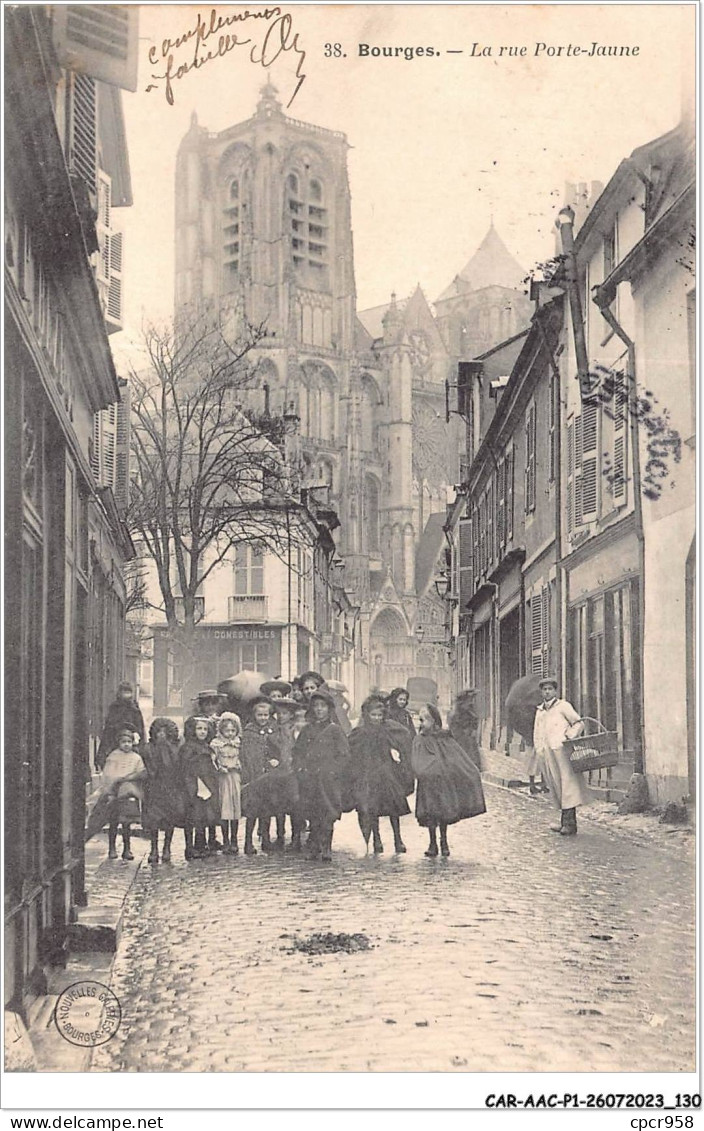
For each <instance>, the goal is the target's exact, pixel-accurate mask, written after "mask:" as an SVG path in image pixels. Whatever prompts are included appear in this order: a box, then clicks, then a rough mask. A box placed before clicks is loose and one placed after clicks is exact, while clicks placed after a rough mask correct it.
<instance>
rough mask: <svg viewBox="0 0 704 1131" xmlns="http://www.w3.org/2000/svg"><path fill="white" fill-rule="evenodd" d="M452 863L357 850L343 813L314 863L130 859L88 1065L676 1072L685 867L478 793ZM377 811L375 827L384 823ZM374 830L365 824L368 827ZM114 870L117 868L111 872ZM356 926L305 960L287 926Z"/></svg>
mask: <svg viewBox="0 0 704 1131" xmlns="http://www.w3.org/2000/svg"><path fill="white" fill-rule="evenodd" d="M487 805H488V807H489V812H488V813H487V815H486V816H485V817H482V818H478V819H476V820H473V821H465V822H463V823H462V824H461V825H459V826H455V827H454V828H453V829H451V830H450V846H451V849H452V856H451V858H450V859H449V860H442V859H438V860H428V859H426V858H425V857H424V856H423V850H424V849H425V847H426V840H425V833H424V831H423V830H421V829H419V828H418V826H417V825H416V823H415V819H414V818H413V817H407V818H405V820H404V822H403V834H404V839H405V841H406V844H407V846H408V854H407V855H406V856H400V857H396V856H394V855H393V854H392V852H391V851H390V847H391V843H392V842H391V837H390V831H389V834H388V835H386V836H385V837H384V839H385V844H386V849H387V850H386V853H385V854H384V855H383V856H381V857H377V858H375V857H373V856H371V855H369V856H365V855H364V845H363V842H362V840H361V836H360V833H359V830H358V828H357V823H356V817H355V815H354V814H350V815H347V816H345V817H344V818H343V821H342V822H341V824H339V825H338V826H337V828H336V833H335V842H334V849H335V854H334V860H333V863H332V864H329V865H325V864H322V863H320V862H309V861H308V860H306V859H305V857H300V856H296V855H289V854H286V855H285V856H284V857H281V856H269V857H267V856H263V855H258V856H257V857H255V858H251V859H248V858H245V857H243V856H239V857H237V858H232V857H221V856H219V857H217V858H216V859H212V860H205V861H197V862H192V863H190V864H186V863H185V862H184V861H183V860H182V856H181V846H182V839H181V836H180V834H179V833H178V832H177V834H176V838H175V847H176V848H177V851H175V853H174V860H175V863H173V864H171V865H166V866H164V865H161V864H160V865H159V866H158V867H156V868H155V867H150V866H149V865H147V864H144V865H143V866H142V868H141V870H140V872H139V874H138V877H137V880H136V883H135V885H134V887H133V889H132V892H131V895H130V897H129V907H128V910H127V915H126V925H125V930H124V933H123V937H122V941H121V945H120V948H119V951H118V953H117V955H116V961H115V967H114V976H113V982H112V986H113V989H114V991H115V992H116V994H117V996H118V998H119V999H120V1002H121V1006H122V1025H121V1028H120V1030H119V1032H118V1033H117V1035H116V1036H115V1038H114V1039H113V1040H112V1041H111V1042H110V1043H109V1044H107V1045H104V1046H102V1047H101V1048H98V1049H96V1052H95V1055H94V1058H93V1065H92V1067H93V1070H97V1071H154V1072H155V1071H189V1070H190V1071H201V1070H202V1071H208V1070H210V1071H213V1070H215V1071H255V1072H256V1071H303V1070H305V1071H335V1070H347V1071H367V1070H376V1071H411V1070H420V1071H450V1070H452V1069H453V1068H456V1069H457V1070H459V1071H487V1072H489V1071H516V1072H525V1071H550V1070H552V1071H640V1072H644V1071H678V1070H679V1071H684V1070H689V1071H692V1070H693V1069H694V1055H695V1048H694V998H695V982H694V977H695V935H694V921H695V920H694V859H693V854H692V853H691V850H690V849H689V848H688V846H680V847H679V849H676V848H675V847H674V846H673V847H672V849H664V848H659V847H652V846H649V845H647V844H641V843H638V842H637V841H635V840H634V839H632V838H629V837H628V836H626V835H623V834H622V833H619V832H616V831H613V830H610V829H608V828H605V827H603V826H599V825H596V824H594V823H590V822H589V821H587V820H583V821H582V822H581V826H580V828H581V831H580V835H579V836H578V838H577V839H576V840H570V839H567V840H565V839H563V838H560V837H558V836H555V835H554V834H553V833H551V832H550V831H549V825H550V824H551V823H553V817H554V814H553V811H552V810H551V809H549V808H548V807H547V806H545V805H543V804H540V803H536V802H535V801H533V800H531V799H530V798H529V797H526V796H524V795H516V794H515V793H512V792H509V791H505V790H501V789H497V788H493V787H491V786H489V787H488V789H487ZM384 824H386V829H384V827H383V826H384ZM387 830H388V823H386V822H382V833H384V832H386V831H387ZM119 866H120V864H119V862H116V863H115V867H119ZM328 931H330V932H334V933H335V934H337V933H339V932H348V933H349V934H356V933H359V932H361V933H363V934H365V935H367V936H368V938H369V941H370V943H371V947H372V948H371V949H369V950H367V951H360V952H357V953H351V954H349V953H337V954H323V955H317V956H309V955H308V954H306V953H301V952H299V951H292V944H293V941H294V937H297V938H298V939H305V938H308V937H309V936H310V935H312V934H313V933H316V932H328Z"/></svg>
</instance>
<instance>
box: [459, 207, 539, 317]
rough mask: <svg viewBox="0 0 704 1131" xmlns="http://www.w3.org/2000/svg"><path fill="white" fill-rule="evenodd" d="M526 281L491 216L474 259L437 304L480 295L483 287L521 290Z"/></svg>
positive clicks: (524, 274)
mask: <svg viewBox="0 0 704 1131" xmlns="http://www.w3.org/2000/svg"><path fill="white" fill-rule="evenodd" d="M525 277H526V272H525V270H524V268H523V267H521V265H520V263H519V262H518V260H517V259H515V258H514V257H513V255H511V252H510V251H509V250H508V248H507V247H506V244H505V243H504V241H503V240H502V239H501V236H500V235H499V233H498V232H497V230H496V228H495V227H494V217H493V216H492V218H491V223H490V225H489V230H488V232H487V234H486V235H485V236H484V239H483V240H482V242H481V243H480V245H479V247H478V248H477V250H476V251H475V253H474V255H473V256H472V258H471V259H470V260H469V262H468V263H467V264H466V265H465V266H464V267H463V269H462V270H461V271H460V273H459V275H456V276H455V278H454V280H453V281H452V283H451V284H450V286H449V287H448V288H447V289H446V290H445V291H443V293H442V294H441V295H440V298H439V299H438V300H437V301H438V302H442V301H443V300H444V299H448V298H454V297H455V296H456V295H458V294H463V293H466V292H467V291H480V290H482V289H483V288H484V287H506V288H507V289H509V290H512V291H517V290H521V289H522V287H523V280H524V279H525Z"/></svg>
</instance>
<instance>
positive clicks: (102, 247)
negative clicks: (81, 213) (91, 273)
mask: <svg viewBox="0 0 704 1131" xmlns="http://www.w3.org/2000/svg"><path fill="white" fill-rule="evenodd" d="M110 195H111V180H110V177H109V176H108V175H107V173H104V172H103V170H102V169H98V219H97V222H96V225H95V227H96V232H97V235H98V249H99V255H98V279H99V280H100V282H101V283H109V282H110V211H111V201H110Z"/></svg>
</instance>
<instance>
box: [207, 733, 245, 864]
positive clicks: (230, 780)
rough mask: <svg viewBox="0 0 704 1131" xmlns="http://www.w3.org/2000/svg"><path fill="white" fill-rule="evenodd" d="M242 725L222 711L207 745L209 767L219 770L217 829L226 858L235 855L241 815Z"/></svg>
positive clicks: (237, 850)
mask: <svg viewBox="0 0 704 1131" xmlns="http://www.w3.org/2000/svg"><path fill="white" fill-rule="evenodd" d="M241 743H242V723H241V722H240V720H239V717H238V716H237V715H235V714H234V712H232V711H223V713H222V714H221V715H220V717H219V719H218V721H217V734H216V735H215V738H214V739H213V740H212V742H211V743H210V749H211V751H212V755H213V764H214V765H215V768H216V770H218V771H219V777H218V786H219V795H220V828H221V829H222V839H223V851H224V852H226V853H227V854H228V855H230V856H236V855H237V853H238V852H239V845H238V844H237V836H238V832H239V822H240V818H241V816H242V801H241V791H242V783H241V775H242V763H241V762H240V746H241Z"/></svg>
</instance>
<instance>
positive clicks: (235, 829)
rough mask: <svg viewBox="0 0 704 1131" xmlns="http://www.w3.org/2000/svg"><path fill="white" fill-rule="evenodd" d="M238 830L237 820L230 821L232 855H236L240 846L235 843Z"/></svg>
mask: <svg viewBox="0 0 704 1131" xmlns="http://www.w3.org/2000/svg"><path fill="white" fill-rule="evenodd" d="M239 831H240V823H239V821H230V853H231V855H232V856H237V854H238V853H239V850H240V846H239V845H238V843H237V836H238V834H239Z"/></svg>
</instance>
